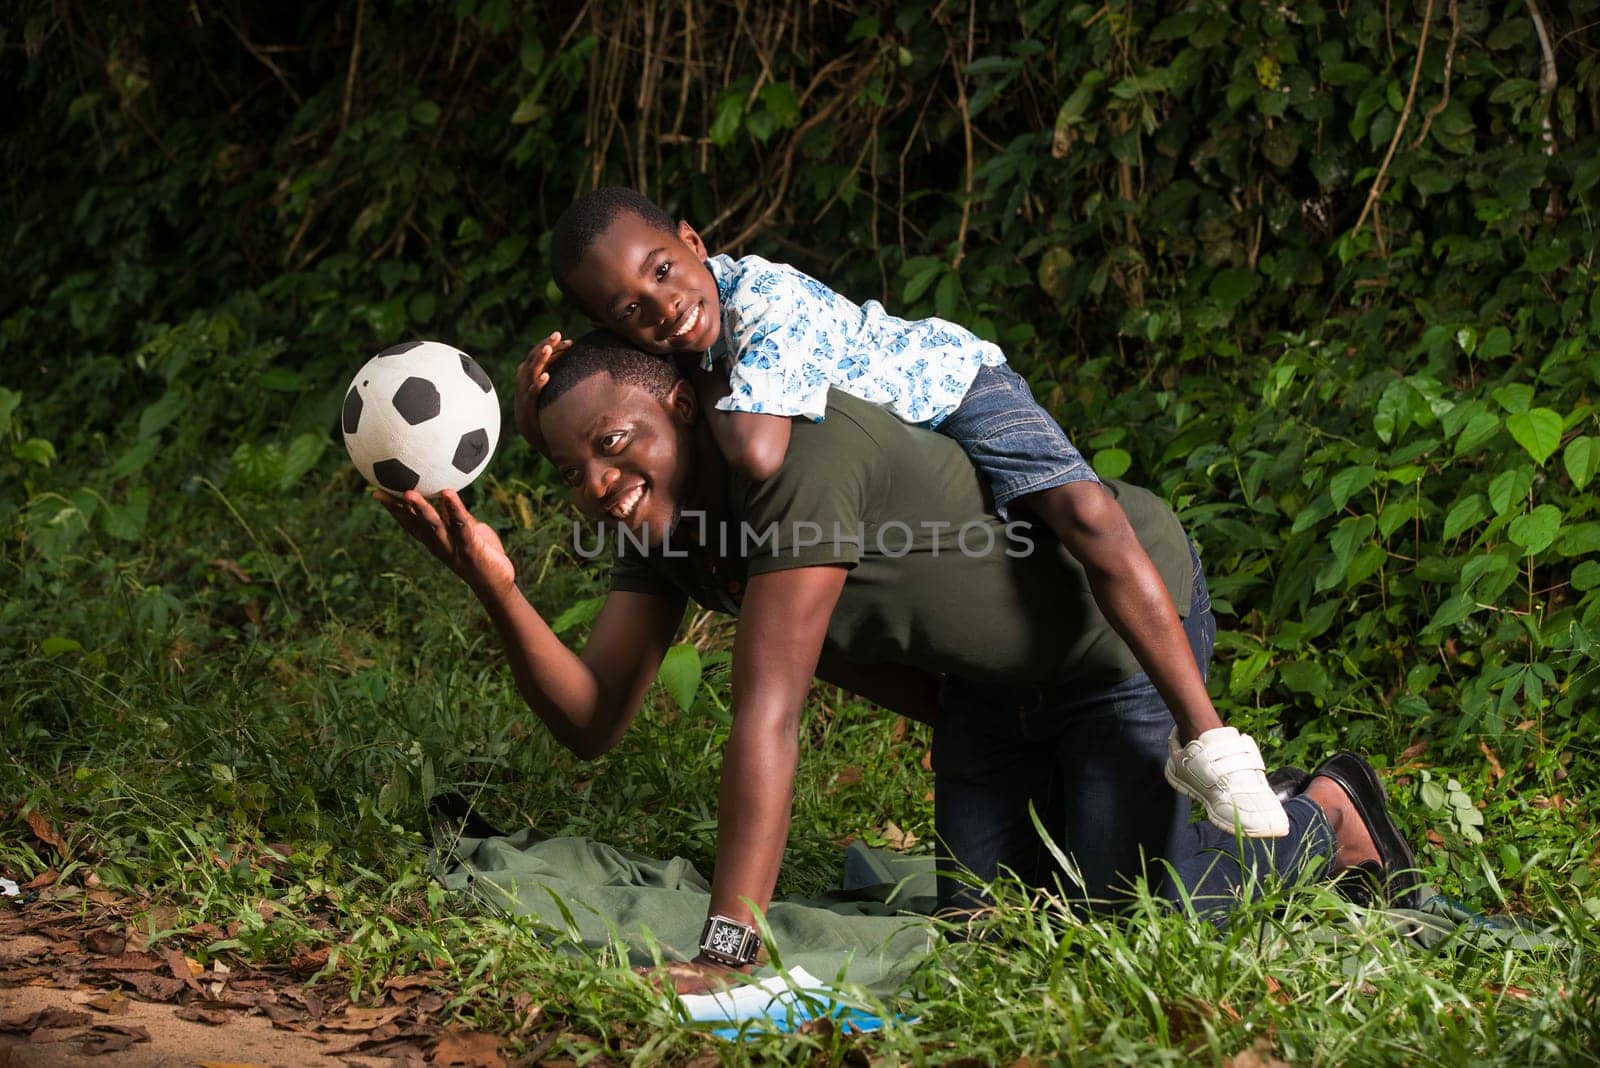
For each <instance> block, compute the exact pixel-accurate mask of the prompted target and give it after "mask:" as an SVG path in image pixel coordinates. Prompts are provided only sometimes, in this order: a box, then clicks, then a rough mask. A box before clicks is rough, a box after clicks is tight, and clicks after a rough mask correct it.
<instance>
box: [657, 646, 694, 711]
mask: <svg viewBox="0 0 1600 1068" xmlns="http://www.w3.org/2000/svg"><path fill="white" fill-rule="evenodd" d="M656 681H657V682H659V683H661V687H662V689H664V690H666V691H667V694H668V695H669V696H671V698H672V700H673V702H674V703H675V704H677V706H678V707H679V708H680V709H682V710H683V711H685V712H687V711H689V708H690V706H692V705H693V704H694V695H695V694H696V693H697V692H698V691H699V689H700V650H698V649H696V648H695V647H694V646H692V645H690V644H689V643H688V642H684V643H683V644H681V645H674V646H673V647H672V648H671V649H668V650H667V655H666V656H664V657H662V658H661V670H660V671H658V672H657V673H656Z"/></svg>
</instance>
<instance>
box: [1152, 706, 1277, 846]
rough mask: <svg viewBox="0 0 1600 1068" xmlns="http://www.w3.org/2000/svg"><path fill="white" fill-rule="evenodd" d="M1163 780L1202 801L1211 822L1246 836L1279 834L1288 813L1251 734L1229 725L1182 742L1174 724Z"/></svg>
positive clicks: (1168, 745) (1223, 828)
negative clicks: (1268, 780)
mask: <svg viewBox="0 0 1600 1068" xmlns="http://www.w3.org/2000/svg"><path fill="white" fill-rule="evenodd" d="M1167 782H1168V783H1170V784H1171V785H1172V788H1173V789H1174V790H1176V791H1178V792H1179V793H1180V794H1185V795H1187V796H1189V797H1191V798H1193V799H1194V800H1196V801H1198V802H1200V804H1202V805H1204V806H1205V810H1206V818H1207V819H1209V820H1210V821H1211V824H1212V826H1215V827H1220V828H1221V829H1222V830H1224V831H1227V832H1229V833H1230V834H1231V833H1233V831H1234V830H1235V826H1234V824H1235V821H1236V820H1237V823H1238V827H1237V829H1238V830H1239V831H1242V832H1243V833H1244V835H1245V836H1246V837H1248V838H1281V837H1283V836H1284V835H1286V834H1288V833H1289V815H1288V813H1286V812H1284V811H1283V803H1282V802H1281V801H1279V800H1278V798H1277V795H1276V794H1275V793H1273V790H1272V787H1271V786H1270V785H1268V783H1267V766H1266V764H1265V762H1263V761H1262V759H1261V750H1260V749H1258V748H1256V743H1255V739H1253V738H1251V737H1250V736H1249V735H1248V734H1240V733H1239V731H1238V729H1237V728H1234V727H1213V728H1212V729H1211V730H1208V731H1206V732H1205V733H1204V734H1202V735H1200V737H1198V738H1196V739H1195V740H1194V741H1192V742H1190V743H1189V744H1188V745H1185V746H1180V745H1178V729H1177V728H1176V727H1174V728H1173V729H1172V734H1171V735H1170V736H1169V737H1168V738H1167Z"/></svg>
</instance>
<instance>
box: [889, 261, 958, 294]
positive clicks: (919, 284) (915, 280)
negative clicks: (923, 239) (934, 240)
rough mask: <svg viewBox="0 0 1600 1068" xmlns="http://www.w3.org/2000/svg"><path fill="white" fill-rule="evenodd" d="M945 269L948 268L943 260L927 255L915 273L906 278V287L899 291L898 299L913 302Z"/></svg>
mask: <svg viewBox="0 0 1600 1068" xmlns="http://www.w3.org/2000/svg"><path fill="white" fill-rule="evenodd" d="M907 266H910V264H907ZM946 270H948V268H947V267H946V266H945V264H944V261H943V260H936V259H933V258H932V257H929V260H928V262H927V263H925V264H923V266H922V267H920V268H919V269H918V270H917V272H916V273H915V274H913V275H911V277H910V278H908V279H907V280H906V287H905V289H904V290H902V291H901V293H900V299H901V300H903V301H905V302H906V303H907V304H915V303H916V302H917V300H918V299H919V298H921V296H922V294H924V293H926V292H927V291H928V288H929V287H930V286H932V285H933V283H934V281H935V280H937V279H938V277H939V276H940V275H941V274H943V273H944V272H945V271H946Z"/></svg>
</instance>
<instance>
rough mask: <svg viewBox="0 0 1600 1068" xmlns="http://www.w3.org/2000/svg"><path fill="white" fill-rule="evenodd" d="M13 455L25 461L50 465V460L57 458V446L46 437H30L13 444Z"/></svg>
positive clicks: (45, 465) (42, 465) (39, 464)
mask: <svg viewBox="0 0 1600 1068" xmlns="http://www.w3.org/2000/svg"><path fill="white" fill-rule="evenodd" d="M11 455H12V456H15V457H16V458H17V459H19V460H21V461H22V462H23V463H30V464H36V465H38V466H39V467H49V466H50V461H51V460H54V459H55V458H56V447H55V446H54V445H52V444H50V443H49V442H48V441H46V440H45V439H44V438H29V439H28V440H27V441H19V442H17V443H16V444H14V445H12V446H11Z"/></svg>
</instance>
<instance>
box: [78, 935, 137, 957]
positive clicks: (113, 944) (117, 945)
mask: <svg viewBox="0 0 1600 1068" xmlns="http://www.w3.org/2000/svg"><path fill="white" fill-rule="evenodd" d="M83 946H84V948H85V949H87V950H88V951H89V952H90V953H98V954H100V956H102V957H115V956H118V955H119V954H121V952H122V951H123V950H124V949H126V948H127V946H128V940H127V939H126V938H124V937H122V935H120V934H118V933H117V932H115V931H104V930H102V931H90V932H89V933H88V934H86V935H84V936H83Z"/></svg>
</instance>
